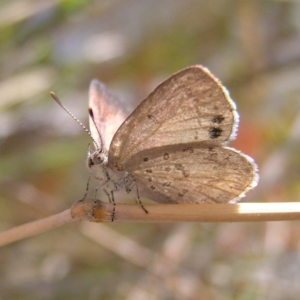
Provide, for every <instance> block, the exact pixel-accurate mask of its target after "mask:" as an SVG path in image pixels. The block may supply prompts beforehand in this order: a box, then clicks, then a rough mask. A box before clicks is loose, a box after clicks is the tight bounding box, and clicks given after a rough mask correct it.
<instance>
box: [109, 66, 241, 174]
mask: <svg viewBox="0 0 300 300" xmlns="http://www.w3.org/2000/svg"><path fill="white" fill-rule="evenodd" d="M237 122H238V114H237V113H236V110H235V105H234V103H233V102H232V101H231V99H230V98H229V96H228V93H227V92H226V90H225V89H224V88H223V87H222V85H221V84H220V82H219V81H218V80H217V79H216V78H215V77H214V76H213V75H212V74H211V73H210V72H209V71H208V70H207V69H205V68H203V67H202V66H193V67H189V68H187V69H184V70H182V71H180V72H178V73H177V74H175V75H173V76H172V77H170V78H169V79H167V80H166V81H164V82H163V83H162V84H160V85H159V86H158V87H157V88H156V89H155V90H154V91H153V92H152V93H151V94H150V95H149V96H148V97H147V98H146V99H145V100H144V101H143V102H142V103H141V104H140V105H139V106H138V107H137V108H136V109H135V111H134V112H133V113H132V114H131V115H130V116H129V117H128V118H127V120H126V121H125V122H124V123H123V124H122V126H121V127H120V128H119V129H118V131H117V132H116V134H115V136H114V138H113V140H112V143H111V147H110V150H109V164H110V165H111V166H112V167H117V169H119V170H120V169H124V170H126V169H125V168H124V166H125V165H126V166H128V165H129V164H128V163H127V161H129V160H130V161H131V157H132V156H134V155H135V154H137V153H139V152H141V151H144V150H147V149H152V148H158V147H163V146H170V145H177V144H183V143H196V144H200V143H202V142H207V141H210V142H211V144H212V145H220V146H221V144H222V143H224V142H226V141H228V140H230V139H232V138H233V137H234V136H235V130H236V125H237Z"/></svg>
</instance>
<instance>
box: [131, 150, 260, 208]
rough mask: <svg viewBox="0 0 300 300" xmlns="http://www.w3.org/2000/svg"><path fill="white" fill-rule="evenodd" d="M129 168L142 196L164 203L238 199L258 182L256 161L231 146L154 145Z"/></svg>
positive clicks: (132, 160) (132, 162) (135, 156)
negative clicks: (156, 146) (158, 146)
mask: <svg viewBox="0 0 300 300" xmlns="http://www.w3.org/2000/svg"><path fill="white" fill-rule="evenodd" d="M125 168H126V170H127V171H128V172H129V173H130V174H131V175H132V176H133V177H134V178H135V179H136V180H137V184H138V188H139V190H140V195H141V196H144V197H147V198H149V199H152V200H154V201H156V202H161V203H202V202H207V203H225V202H229V201H237V200H238V199H239V198H240V197H243V196H244V192H246V191H247V190H249V189H251V188H253V187H254V186H255V185H256V182H257V172H256V166H255V164H254V162H253V160H252V159H251V158H250V157H248V156H246V155H244V154H242V153H240V152H239V151H237V150H235V149H232V148H229V147H213V146H209V145H203V147H199V146H197V145H196V144H194V145H193V144H184V145H182V144H181V145H177V146H176V147H174V146H171V147H170V146H166V147H162V148H153V149H151V150H145V151H141V152H140V153H138V154H136V155H134V156H132V157H131V158H130V159H129V160H128V162H127V163H126V165H125Z"/></svg>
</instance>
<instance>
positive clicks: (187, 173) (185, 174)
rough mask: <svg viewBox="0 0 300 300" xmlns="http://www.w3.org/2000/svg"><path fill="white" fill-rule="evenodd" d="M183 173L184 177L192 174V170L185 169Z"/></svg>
mask: <svg viewBox="0 0 300 300" xmlns="http://www.w3.org/2000/svg"><path fill="white" fill-rule="evenodd" d="M182 173H183V176H184V177H189V176H190V172H189V171H186V170H183V171H182Z"/></svg>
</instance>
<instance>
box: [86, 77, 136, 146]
mask: <svg viewBox="0 0 300 300" xmlns="http://www.w3.org/2000/svg"><path fill="white" fill-rule="evenodd" d="M89 108H91V109H92V111H93V115H94V121H95V123H96V126H97V128H98V130H99V131H100V133H101V136H102V140H103V144H104V145H101V140H100V136H99V133H98V131H97V128H96V127H95V124H94V122H93V120H92V118H91V116H90V117H89V125H90V132H91V134H92V137H93V138H94V139H95V141H96V142H97V145H95V146H96V148H97V146H100V147H101V146H103V147H104V149H106V150H108V149H109V145H110V143H111V140H112V138H113V136H114V134H115V132H116V131H117V129H118V128H119V127H120V125H121V124H122V122H123V121H124V120H125V119H126V118H127V116H128V115H129V113H130V107H129V106H127V105H126V104H125V103H123V102H122V101H121V100H120V99H119V98H118V97H117V96H115V95H114V94H113V93H112V92H111V91H110V90H109V89H107V87H106V86H105V85H104V84H103V83H102V82H100V81H98V80H97V79H94V80H92V81H91V84H90V89H89Z"/></svg>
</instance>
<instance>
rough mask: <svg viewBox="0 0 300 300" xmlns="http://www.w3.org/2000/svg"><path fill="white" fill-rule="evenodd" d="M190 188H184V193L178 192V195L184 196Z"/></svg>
mask: <svg viewBox="0 0 300 300" xmlns="http://www.w3.org/2000/svg"><path fill="white" fill-rule="evenodd" d="M188 191H189V190H187V189H183V190H182V193H178V197H183V196H184V195H185V194H186V193H187V192H188Z"/></svg>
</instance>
